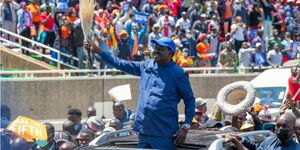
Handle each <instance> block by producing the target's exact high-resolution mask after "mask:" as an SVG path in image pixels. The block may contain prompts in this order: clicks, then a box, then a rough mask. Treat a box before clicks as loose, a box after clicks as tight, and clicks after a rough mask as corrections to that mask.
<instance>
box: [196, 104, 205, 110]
mask: <svg viewBox="0 0 300 150" xmlns="http://www.w3.org/2000/svg"><path fill="white" fill-rule="evenodd" d="M197 109H198V110H199V111H201V112H206V111H207V107H206V103H204V104H202V105H200V106H199V107H197Z"/></svg>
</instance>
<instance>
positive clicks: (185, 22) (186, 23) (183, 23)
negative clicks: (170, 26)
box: [175, 18, 191, 30]
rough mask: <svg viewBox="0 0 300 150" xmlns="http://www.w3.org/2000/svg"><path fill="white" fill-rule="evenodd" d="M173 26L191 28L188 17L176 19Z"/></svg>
mask: <svg viewBox="0 0 300 150" xmlns="http://www.w3.org/2000/svg"><path fill="white" fill-rule="evenodd" d="M175 27H180V28H182V29H185V30H189V29H190V28H191V21H190V20H189V19H186V20H184V19H183V18H180V19H178V20H177V23H176V25H175Z"/></svg>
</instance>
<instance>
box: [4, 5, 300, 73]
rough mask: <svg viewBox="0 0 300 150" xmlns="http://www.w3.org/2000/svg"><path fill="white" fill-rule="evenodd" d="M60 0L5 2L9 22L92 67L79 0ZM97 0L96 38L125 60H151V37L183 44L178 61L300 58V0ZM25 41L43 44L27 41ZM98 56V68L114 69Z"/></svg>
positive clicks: (228, 63)
mask: <svg viewBox="0 0 300 150" xmlns="http://www.w3.org/2000/svg"><path fill="white" fill-rule="evenodd" d="M59 1H60V0H57V1H54V0H41V1H40V0H16V1H14V0H3V2H2V4H1V5H0V8H1V11H0V14H1V15H0V16H1V17H0V18H1V19H0V20H1V21H2V27H3V28H4V29H7V30H9V31H12V32H17V33H18V34H20V35H22V36H25V37H27V38H32V39H35V40H37V41H39V42H41V43H43V44H46V45H48V46H51V47H54V48H56V49H59V50H60V51H61V52H64V53H67V54H70V55H71V56H72V57H78V58H79V61H78V62H77V61H71V60H72V59H70V58H69V57H61V60H62V61H63V62H65V63H69V64H72V65H75V66H77V67H79V68H81V69H82V68H86V67H87V66H86V65H84V63H83V60H86V58H87V52H86V51H85V50H84V48H83V39H84V38H83V33H82V29H81V25H80V16H79V11H80V10H79V1H78V0H68V1H67V2H68V3H67V8H68V9H67V10H65V9H64V10H61V9H60V8H59V7H58V6H59V5H58V4H59ZM96 2H97V3H96V7H95V10H94V21H93V26H92V27H91V28H92V33H91V37H92V38H95V39H96V40H97V41H98V45H99V46H101V47H105V48H106V49H108V50H109V51H111V53H112V54H113V55H116V56H118V57H119V58H122V59H126V60H134V61H142V60H145V59H149V58H151V57H152V52H153V51H154V45H153V44H152V43H151V40H154V39H159V38H161V37H171V38H172V39H173V40H174V41H175V42H176V46H177V51H176V53H175V54H174V58H173V60H174V61H175V62H177V63H178V64H179V65H180V66H182V67H210V66H212V67H215V66H218V67H223V68H224V67H250V66H280V65H282V64H283V63H284V62H286V61H288V60H291V59H299V58H300V53H299V52H300V50H299V42H300V26H299V25H300V11H299V9H300V1H299V0H297V1H296V0H277V1H275V0H210V1H208V0H125V1H124V0H118V1H116V0H104V1H98V0H96ZM141 13H142V14H143V15H147V19H146V21H144V22H139V21H137V19H136V18H138V17H137V16H138V15H139V14H141ZM139 17H140V16H139ZM3 36H4V37H6V38H8V39H10V40H15V39H14V38H13V37H8V36H6V35H5V34H3ZM22 44H23V46H26V47H30V48H33V49H34V48H36V47H35V46H34V45H31V44H30V43H28V42H22ZM42 51H43V52H44V53H45V50H42ZM24 53H25V52H24ZM26 53H27V54H29V53H28V52H26ZM51 55H52V57H57V56H56V55H57V54H55V53H53V54H51ZM97 60H98V61H99V62H100V65H97V68H101V69H103V68H110V67H111V66H108V65H106V64H105V63H104V62H102V60H101V59H97ZM95 62H96V61H95ZM95 64H98V63H95Z"/></svg>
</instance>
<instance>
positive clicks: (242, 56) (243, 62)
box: [238, 48, 255, 67]
mask: <svg viewBox="0 0 300 150" xmlns="http://www.w3.org/2000/svg"><path fill="white" fill-rule="evenodd" d="M254 52H255V49H254V48H246V49H245V48H241V49H240V51H239V54H238V56H239V61H240V66H241V67H250V65H251V63H252V54H253V53H254Z"/></svg>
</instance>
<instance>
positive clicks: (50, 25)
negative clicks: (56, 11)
mask: <svg viewBox="0 0 300 150" xmlns="http://www.w3.org/2000/svg"><path fill="white" fill-rule="evenodd" d="M48 15H49V14H48V13H47V12H43V13H42V14H41V20H42V21H43V20H45V19H46V18H47V17H48ZM54 24H55V23H54V18H53V16H52V15H51V16H50V17H49V19H48V20H47V22H45V24H43V25H42V29H43V30H53V29H54Z"/></svg>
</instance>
